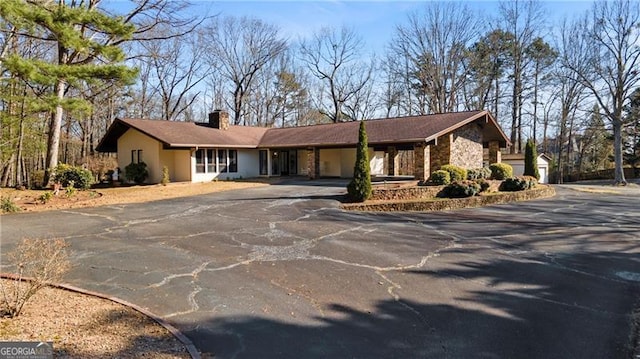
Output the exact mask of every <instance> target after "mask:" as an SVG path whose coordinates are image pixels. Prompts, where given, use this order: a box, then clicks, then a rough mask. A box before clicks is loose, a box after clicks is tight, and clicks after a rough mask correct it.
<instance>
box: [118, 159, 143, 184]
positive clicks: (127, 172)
mask: <svg viewBox="0 0 640 359" xmlns="http://www.w3.org/2000/svg"><path fill="white" fill-rule="evenodd" d="M124 177H125V178H126V179H127V180H128V181H133V182H135V183H136V184H142V183H144V181H146V180H147V177H149V171H148V170H147V164H146V163H144V162H138V163H133V162H132V163H129V164H128V165H127V166H126V167H125V168H124Z"/></svg>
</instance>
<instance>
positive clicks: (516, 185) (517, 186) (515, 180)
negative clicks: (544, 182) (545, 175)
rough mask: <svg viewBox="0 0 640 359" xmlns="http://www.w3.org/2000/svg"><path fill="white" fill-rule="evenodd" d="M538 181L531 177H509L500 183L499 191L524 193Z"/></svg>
mask: <svg viewBox="0 0 640 359" xmlns="http://www.w3.org/2000/svg"><path fill="white" fill-rule="evenodd" d="M537 183H538V181H537V180H536V179H535V178H534V177H531V176H523V177H510V178H507V179H505V180H504V181H502V183H500V191H504V192H517V191H524V190H528V189H530V188H533V187H535V186H536V184H537Z"/></svg>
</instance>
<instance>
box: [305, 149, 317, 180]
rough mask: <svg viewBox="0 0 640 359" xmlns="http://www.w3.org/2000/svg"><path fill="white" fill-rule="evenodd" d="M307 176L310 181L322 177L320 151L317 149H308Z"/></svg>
mask: <svg viewBox="0 0 640 359" xmlns="http://www.w3.org/2000/svg"><path fill="white" fill-rule="evenodd" d="M307 176H308V177H309V179H316V178H318V177H320V150H319V149H317V148H315V147H313V148H308V149H307Z"/></svg>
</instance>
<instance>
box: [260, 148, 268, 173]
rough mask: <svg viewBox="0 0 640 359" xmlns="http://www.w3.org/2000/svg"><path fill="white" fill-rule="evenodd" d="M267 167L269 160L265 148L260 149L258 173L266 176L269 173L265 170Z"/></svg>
mask: <svg viewBox="0 0 640 359" xmlns="http://www.w3.org/2000/svg"><path fill="white" fill-rule="evenodd" d="M268 169H269V162H268V158H267V150H260V175H262V176H266V175H268V174H269V173H268V172H267V170H268Z"/></svg>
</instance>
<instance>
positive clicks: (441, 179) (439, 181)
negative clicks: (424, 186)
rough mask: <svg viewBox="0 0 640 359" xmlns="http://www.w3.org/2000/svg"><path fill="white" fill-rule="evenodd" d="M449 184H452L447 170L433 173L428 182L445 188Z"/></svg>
mask: <svg viewBox="0 0 640 359" xmlns="http://www.w3.org/2000/svg"><path fill="white" fill-rule="evenodd" d="M449 183H451V175H450V174H449V172H447V171H445V170H437V171H433V173H432V174H431V176H430V177H429V181H428V184H430V185H432V186H444V185H448V184H449Z"/></svg>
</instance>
